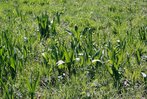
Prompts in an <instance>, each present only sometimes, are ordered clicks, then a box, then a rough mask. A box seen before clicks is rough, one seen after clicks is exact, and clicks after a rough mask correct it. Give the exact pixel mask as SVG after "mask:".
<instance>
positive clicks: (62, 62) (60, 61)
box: [56, 60, 65, 66]
mask: <svg viewBox="0 0 147 99" xmlns="http://www.w3.org/2000/svg"><path fill="white" fill-rule="evenodd" d="M64 63H65V62H64V61H63V60H59V61H58V62H57V63H56V64H57V65H58V66H59V65H62V64H64Z"/></svg>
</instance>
